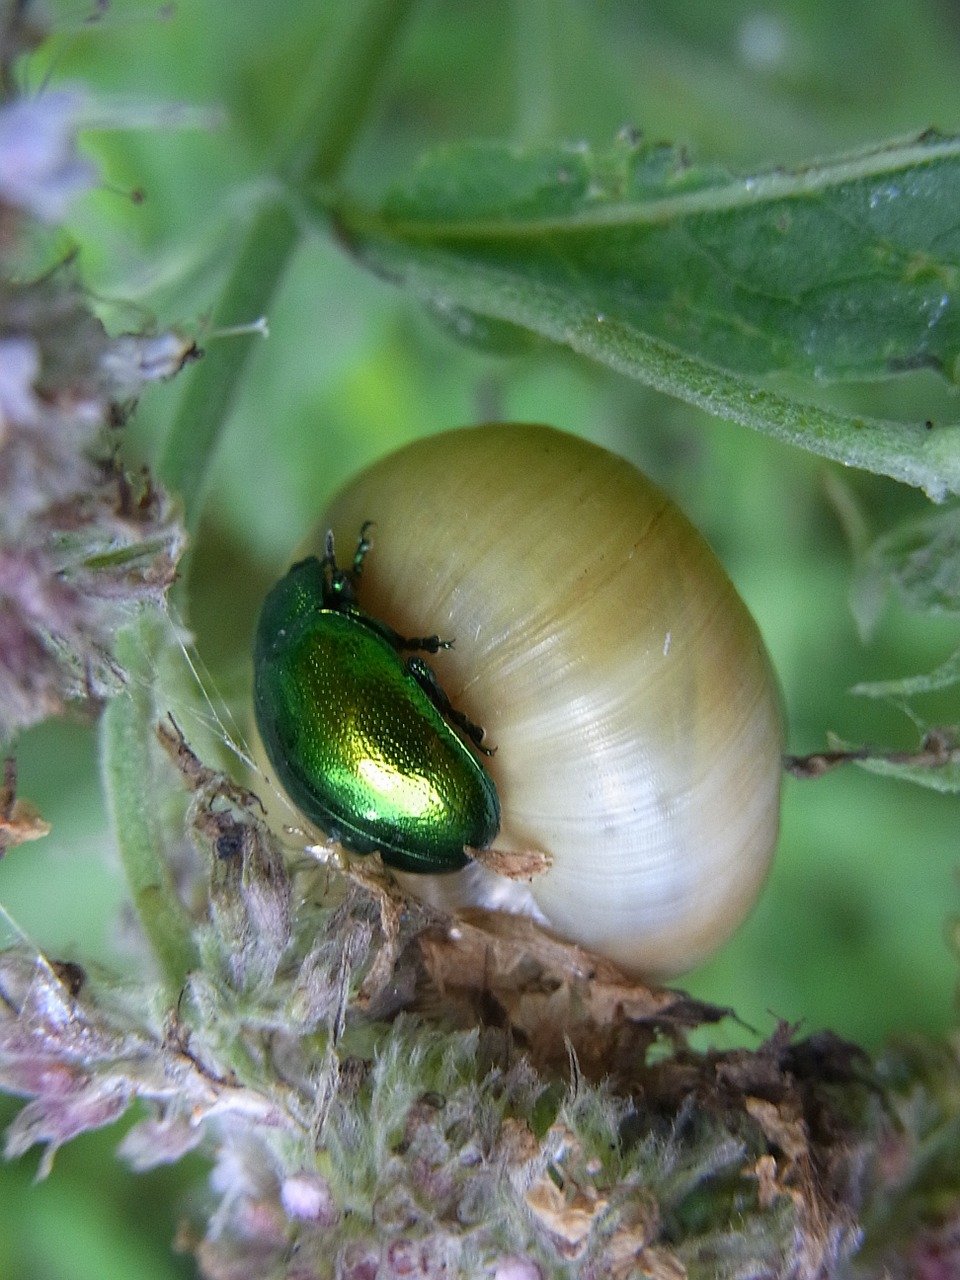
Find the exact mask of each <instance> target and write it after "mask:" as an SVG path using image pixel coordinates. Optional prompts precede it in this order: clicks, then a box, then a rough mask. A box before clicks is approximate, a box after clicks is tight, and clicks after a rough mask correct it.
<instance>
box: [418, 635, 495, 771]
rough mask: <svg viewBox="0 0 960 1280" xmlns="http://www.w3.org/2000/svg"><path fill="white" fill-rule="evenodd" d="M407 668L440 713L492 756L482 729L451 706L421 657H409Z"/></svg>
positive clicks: (491, 749) (492, 748) (485, 752)
mask: <svg viewBox="0 0 960 1280" xmlns="http://www.w3.org/2000/svg"><path fill="white" fill-rule="evenodd" d="M434 638H435V637H434ZM441 643H442V642H441ZM451 643H452V642H451ZM407 670H408V671H409V672H410V674H411V675H412V676H413V678H414V680H416V682H417V684H418V685H419V686H420V688H421V689H422V690H423V691H424V693H425V694H426V695H427V697H428V698H429V699H430V701H431V702H432V703H433V705H434V706H435V707H436V708H437V710H438V711H439V712H440V714H441V715H442V716H443V717H444V718H445V719H446V720H449V721H450V723H451V724H455V725H456V726H457V728H458V729H462V730H463V732H464V733H465V734H466V735H467V737H468V738H469V739H470V741H471V742H472V743H473V745H474V746H475V747H476V748H477V750H478V751H482V752H483V754H484V755H485V756H492V755H493V753H494V751H496V747H485V746H484V745H483V738H484V730H483V729H482V728H481V727H480V725H478V724H474V723H473V721H472V720H468V719H467V717H466V716H465V715H464V714H463V712H462V711H457V710H456V709H455V708H454V707H453V706H451V704H450V699H449V698H448V697H447V695H446V694H445V693H444V691H443V689H442V688H441V687H440V682H439V681H438V680H437V677H436V676H435V675H434V673H433V671H432V670H431V669H430V667H428V666H427V664H426V663H425V662H424V660H423V659H422V658H411V659H410V660H409V662H408V663H407Z"/></svg>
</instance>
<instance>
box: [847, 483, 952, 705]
mask: <svg viewBox="0 0 960 1280" xmlns="http://www.w3.org/2000/svg"><path fill="white" fill-rule="evenodd" d="M891 591H895V592H896V593H897V595H899V597H900V599H901V600H902V601H903V603H904V605H905V606H906V607H907V608H908V609H911V610H913V611H914V612H916V613H924V614H947V615H952V614H960V508H958V507H950V508H948V509H946V510H944V511H934V512H932V513H931V514H930V515H927V516H921V517H920V519H918V520H908V521H906V522H905V523H903V524H901V525H899V526H897V528H895V529H892V530H891V531H890V532H889V533H886V534H884V535H883V537H881V538H878V539H877V540H876V542H874V543H873V545H872V546H871V547H870V548H869V549H868V550H867V551H866V553H865V554H864V556H863V557H862V559H861V561H860V563H859V565H858V566H857V571H856V575H855V577H854V581H853V585H852V589H851V607H852V609H853V613H854V617H855V618H856V620H857V626H858V627H859V629H860V633H861V635H862V636H863V637H864V638H869V637H870V635H871V634H872V633H873V630H874V627H875V626H876V624H877V621H878V620H879V617H880V614H881V612H882V610H883V606H884V604H885V602H886V599H887V596H888V595H889V593H890V592H891ZM940 687H942V686H940Z"/></svg>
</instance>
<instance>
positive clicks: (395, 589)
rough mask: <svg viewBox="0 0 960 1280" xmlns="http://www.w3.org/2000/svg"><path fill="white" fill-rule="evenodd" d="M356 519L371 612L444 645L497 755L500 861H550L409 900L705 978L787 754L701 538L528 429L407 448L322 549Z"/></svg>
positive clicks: (627, 474)
mask: <svg viewBox="0 0 960 1280" xmlns="http://www.w3.org/2000/svg"><path fill="white" fill-rule="evenodd" d="M365 520H372V521H373V522H374V525H373V528H372V532H371V539H372V543H373V546H372V550H371V552H370V554H369V556H368V558H367V561H366V562H365V565H364V575H363V581H362V586H361V602H362V605H363V608H364V609H365V610H366V611H368V612H369V613H371V614H372V615H374V616H375V617H377V618H380V619H382V620H384V621H386V622H387V623H389V625H390V626H391V627H394V628H395V629H396V630H397V631H398V632H400V633H401V634H402V635H422V634H426V633H431V632H434V631H435V632H437V633H438V634H440V635H441V636H443V637H451V638H453V639H455V642H456V643H455V646H454V648H453V649H451V650H447V651H444V652H441V653H439V654H437V655H436V657H431V659H430V663H431V666H432V667H433V668H434V670H435V671H436V674H437V676H438V678H439V680H440V682H441V684H442V686H443V688H444V690H445V691H446V693H447V695H448V696H449V698H450V701H451V703H452V704H453V706H455V707H456V708H457V709H458V710H460V711H462V712H464V713H465V714H466V715H467V716H468V717H469V718H470V719H471V720H472V721H474V722H476V723H477V724H480V725H482V726H483V727H484V728H485V730H486V734H487V737H486V742H487V743H489V744H490V745H492V746H494V747H495V748H496V752H495V754H494V755H493V756H492V757H490V758H489V759H487V760H486V761H485V764H486V767H487V768H488V769H489V772H490V774H491V775H492V777H493V779H494V781H495V783H496V786H497V790H498V792H499V796H500V802H501V807H502V825H501V831H500V834H499V836H498V837H497V839H496V841H495V842H494V848H495V849H498V850H507V851H513V850H516V851H525V850H535V851H542V852H545V853H546V854H547V855H548V856H549V858H550V860H551V865H550V867H549V869H548V870H547V871H546V872H544V873H543V874H540V875H537V876H535V877H534V878H533V879H532V880H531V881H530V882H529V883H523V884H519V883H517V882H513V881H508V880H505V879H503V878H502V877H499V876H495V875H494V874H493V873H492V872H489V871H487V870H486V869H484V868H480V867H477V866H473V867H470V868H468V870H467V871H466V872H461V873H459V874H458V875H455V876H445V877H411V878H409V879H408V880H407V881H406V883H407V884H408V885H409V886H410V887H412V888H413V889H414V890H415V891H416V892H418V893H420V894H421V896H431V895H434V896H435V895H436V894H441V895H442V896H444V897H445V898H446V899H447V902H448V904H449V902H450V897H451V893H452V894H453V897H454V899H455V900H457V901H459V903H460V904H463V903H465V902H469V901H471V900H473V901H474V902H478V903H479V904H480V905H491V904H492V905H497V906H503V907H506V908H507V909H511V910H525V911H528V912H530V913H531V914H533V915H535V916H538V917H539V918H540V919H541V920H542V921H545V922H546V923H547V924H548V925H549V926H550V927H551V928H552V929H553V930H554V931H556V932H557V933H559V934H560V935H562V936H564V937H566V938H568V939H569V940H571V941H574V942H577V943H579V944H581V945H583V946H586V947H588V948H591V949H593V950H595V951H597V952H600V953H601V954H604V955H606V956H608V957H609V958H611V959H612V960H614V961H616V962H618V963H619V964H620V965H622V966H623V967H624V968H626V969H627V970H629V971H631V972H635V973H642V974H644V975H646V976H664V975H668V974H675V973H679V972H682V971H683V970H686V969H689V968H691V967H692V966H693V965H695V964H697V963H698V962H699V961H700V960H702V959H703V958H704V957H705V956H706V955H707V954H708V953H709V952H710V951H711V950H712V949H713V948H715V947H716V946H717V945H719V943H720V942H722V941H723V940H724V939H725V938H726V937H727V936H728V935H729V934H730V933H731V931H732V930H733V929H734V928H735V927H736V926H737V924H738V923H739V922H740V921H741V920H742V918H743V917H744V915H745V914H746V912H747V911H748V909H749V908H750V906H751V904H752V903H753V901H754V898H755V897H756V894H757V893H758V891H759V888H760V886H761V884H762V882H763V879H764V877H765V875H766V872H767V868H768V866H769V863H770V859H771V857H772V853H773V848H774V844H775V842H776V837H777V828H778V821H779V792H780V773H781V764H780V752H781V740H782V724H781V716H780V710H779V698H778V693H777V687H776V682H775V679H774V677H773V673H772V670H771V667H770V663H769V660H768V658H767V655H766V652H765V650H764V646H763V643H762V641H761V638H760V635H759V633H758V631H757V627H756V625H755V623H754V621H753V619H752V618H751V616H750V614H749V613H748V611H747V609H746V606H745V605H744V604H743V602H742V601H741V599H740V598H739V596H738V595H737V593H736V591H735V590H734V588H733V586H732V584H731V582H730V580H729V578H728V577H727V575H726V573H725V572H724V570H723V568H722V567H721V565H720V564H719V562H718V561H717V559H716V557H715V556H714V555H713V553H712V552H711V550H710V548H709V547H708V546H707V544H706V542H705V541H704V539H703V538H702V537H701V536H700V534H699V533H698V532H697V531H696V530H695V529H694V528H693V526H692V525H691V524H690V523H689V521H688V520H687V519H686V518H685V517H684V516H683V514H682V513H681V512H680V511H679V509H678V508H677V507H676V506H675V505H674V503H673V502H672V501H671V500H670V499H669V498H668V497H667V496H666V495H665V494H664V493H662V492H661V490H660V489H658V488H657V487H656V486H655V485H654V484H652V483H651V481H649V480H648V479H647V478H646V477H645V476H644V475H642V474H641V473H640V472H639V471H638V470H636V468H634V467H633V466H631V465H630V464H629V463H627V462H625V461H624V460H623V459H622V458H619V457H616V456H615V455H613V454H611V453H609V452H607V451H606V450H604V449H601V448H598V447H597V446H595V445H592V444H589V443H587V442H585V441H583V440H581V439H579V438H577V437H574V436H570V435H566V434H564V433H561V432H559V431H556V430H553V429H552V428H549V427H543V426H529V425H492V426H483V427H475V428H469V429H466V430H461V431H454V432H450V433H448V434H445V435H439V436H433V437H428V438H426V439H422V440H418V441H417V442H415V443H414V444H411V445H409V446H407V447H406V448H403V449H401V450H400V451H399V452H397V453H394V454H392V455H391V456H389V457H387V458H385V459H384V460H382V461H381V462H379V463H377V464H376V465H374V466H372V467H370V468H369V469H368V470H367V471H365V472H363V473H362V474H361V475H359V476H358V477H357V478H356V479H354V480H353V481H352V482H351V483H349V484H348V485H347V487H346V488H345V489H344V490H343V491H342V492H341V493H340V494H339V496H337V497H336V498H335V499H334V501H333V502H332V503H331V505H330V508H329V510H328V511H327V512H326V514H325V515H324V517H323V520H322V528H323V529H326V528H332V529H333V532H334V537H335V539H336V543H337V545H338V546H342V547H350V546H352V545H353V544H354V542H355V540H356V536H357V530H358V529H359V528H360V526H361V525H362V524H363V522H364V521H365ZM431 881H432V884H431Z"/></svg>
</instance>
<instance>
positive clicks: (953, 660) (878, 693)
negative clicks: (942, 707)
mask: <svg viewBox="0 0 960 1280" xmlns="http://www.w3.org/2000/svg"><path fill="white" fill-rule="evenodd" d="M955 684H960V649H955V650H954V652H953V653H951V655H950V657H949V658H947V660H946V661H945V662H941V664H940V665H939V667H934V669H933V670H932V671H928V672H926V673H925V674H923V675H918V676H904V677H903V678H902V679H900V680H864V681H862V682H861V683H860V684H855V685H854V686H853V688H852V689H851V690H850V692H851V693H856V694H858V695H859V696H860V697H863V698H894V699H897V700H899V699H902V698H915V697H916V696H917V695H918V694H922V693H937V692H939V691H940V690H941V689H949V688H951V687H952V686H953V685H955Z"/></svg>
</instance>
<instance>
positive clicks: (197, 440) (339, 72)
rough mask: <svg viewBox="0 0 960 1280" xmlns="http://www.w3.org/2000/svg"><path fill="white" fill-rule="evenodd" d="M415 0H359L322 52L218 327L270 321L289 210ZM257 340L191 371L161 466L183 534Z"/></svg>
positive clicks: (331, 153) (339, 153)
mask: <svg viewBox="0 0 960 1280" xmlns="http://www.w3.org/2000/svg"><path fill="white" fill-rule="evenodd" d="M412 4H413V0H361V2H360V3H357V4H356V5H354V6H352V7H348V8H347V9H346V10H345V11H346V12H350V13H352V18H351V19H350V21H349V22H348V24H347V25H346V26H345V27H344V29H343V33H342V35H341V38H340V39H339V41H337V40H335V41H333V42H331V43H330V45H329V46H328V47H327V48H325V49H324V50H323V57H322V67H321V68H320V69H319V70H318V72H317V75H316V78H315V80H314V83H313V84H311V85H308V86H307V89H308V94H307V101H305V103H304V105H303V106H302V107H301V109H300V111H299V112H298V113H297V115H296V119H297V121H298V123H297V124H296V126H295V128H294V130H293V136H292V137H288V138H286V139H281V140H279V142H278V145H277V147H275V148H274V149H273V151H274V154H278V155H280V156H282V157H283V159H282V160H281V161H280V163H279V166H278V178H279V180H280V184H281V187H280V190H279V192H278V193H277V194H275V195H274V196H273V197H272V198H271V199H270V201H269V203H267V204H266V205H264V206H263V207H262V208H261V209H260V211H259V212H258V214H257V216H256V217H255V219H254V221H253V223H252V225H251V226H250V228H249V230H248V232H247V235H246V238H245V239H244V242H243V246H242V248H241V250H240V252H239V254H238V255H237V260H236V264H235V266H234V268H233V270H232V272H231V274H230V278H229V279H228V281H227V284H226V286H225V288H224V291H223V294H222V296H221V298H220V301H219V304H218V305H217V307H216V309H215V311H214V316H213V321H214V325H215V327H220V326H223V327H229V326H233V325H236V324H242V323H245V322H252V321H254V320H256V319H258V318H259V317H260V316H262V315H264V314H265V313H266V312H267V311H268V309H269V306H270V302H271V300H272V298H273V295H274V292H275V291H276V288H277V286H278V284H279V282H280V279H281V277H282V276H283V273H284V270H285V269H286V267H287V264H288V263H289V261H290V258H291V257H292V255H293V252H294V250H295V249H296V247H297V245H298V243H299V240H300V229H299V226H298V223H297V221H296V219H295V216H294V212H293V208H292V205H293V203H294V202H295V194H296V192H297V190H298V189H300V190H302V189H303V187H304V186H306V185H313V184H315V183H321V182H323V183H326V182H330V181H332V180H333V179H334V178H335V177H336V176H337V175H338V174H339V173H340V171H341V170H342V168H343V165H344V163H345V161H346V159H347V156H348V155H349V152H350V148H351V146H352V145H353V143H354V142H355V140H356V138H357V136H358V134H359V132H360V128H361V126H362V124H363V122H364V120H365V119H366V117H367V114H368V112H369V109H370V107H371V105H372V103H373V102H374V100H375V97H376V91H377V89H378V87H379V85H380V83H381V81H382V78H383V72H384V69H385V67H386V64H387V62H388V60H389V58H390V55H391V53H392V52H393V49H394V48H395V47H396V43H397V39H398V36H399V33H400V30H401V28H402V26H403V23H404V20H405V19H406V17H407V15H408V13H409V11H410V9H411V8H412ZM256 341H258V337H257V335H246V336H242V337H233V338H230V339H229V341H224V342H221V343H218V344H217V345H216V347H215V348H214V349H213V350H212V351H210V352H209V353H208V354H207V358H206V359H205V360H203V361H201V363H200V364H199V365H197V366H196V368H195V369H194V370H193V371H192V372H191V374H190V375H189V377H190V380H189V382H188V383H187V386H186V390H185V391H184V394H183V397H182V398H181V401H180V405H179V408H178V411H177V416H176V418H175V419H174V422H173V426H172V427H171V429H170V434H169V436H168V437H167V441H166V445H165V447H164V450H163V454H162V456H161V460H160V467H159V474H160V478H161V480H162V481H163V483H164V484H165V485H166V486H167V487H168V488H170V489H172V490H174V491H175V492H178V493H180V494H181V495H182V498H183V504H184V519H185V522H186V525H187V529H188V530H190V531H193V530H195V529H196V526H197V523H198V521H199V518H200V511H201V507H202V501H203V492H204V484H205V480H206V476H207V472H208V470H209V466H210V462H211V459H212V457H213V454H214V451H215V449H216V446H217V442H218V440H219V438H220V433H221V431H222V430H223V427H224V424H225V422H226V420H227V418H228V416H229V413H230V410H231V408H232V406H233V401H234V397H235V396H236V393H237V389H238V387H239V384H240V380H241V378H242V376H243V372H244V369H245V367H246V364H247V361H248V359H249V358H250V353H251V351H252V350H253V345H254V343H255V342H256Z"/></svg>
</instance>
